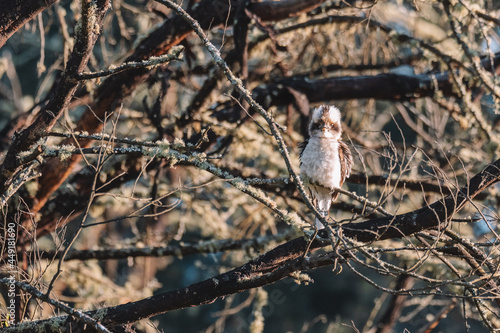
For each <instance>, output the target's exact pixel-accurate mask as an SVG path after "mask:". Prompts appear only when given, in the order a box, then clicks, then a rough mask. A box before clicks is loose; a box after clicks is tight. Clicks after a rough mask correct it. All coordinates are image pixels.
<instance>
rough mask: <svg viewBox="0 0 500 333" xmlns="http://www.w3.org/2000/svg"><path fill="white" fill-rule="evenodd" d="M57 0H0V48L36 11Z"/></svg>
mask: <svg viewBox="0 0 500 333" xmlns="http://www.w3.org/2000/svg"><path fill="white" fill-rule="evenodd" d="M56 1H57V0H0V8H2V10H1V11H0V48H2V46H4V45H5V43H6V42H7V40H8V39H9V38H10V37H11V36H12V35H13V34H14V33H15V32H16V31H17V30H19V28H21V27H22V26H23V25H25V24H26V23H27V22H29V21H30V20H32V19H33V18H34V17H35V16H36V15H37V14H38V13H40V12H42V11H44V10H45V9H47V8H48V7H50V6H51V5H52V4H53V3H55V2H56Z"/></svg>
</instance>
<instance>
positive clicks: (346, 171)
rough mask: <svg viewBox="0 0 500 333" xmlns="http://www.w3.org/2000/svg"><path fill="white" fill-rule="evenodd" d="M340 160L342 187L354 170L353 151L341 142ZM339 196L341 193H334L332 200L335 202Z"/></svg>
mask: <svg viewBox="0 0 500 333" xmlns="http://www.w3.org/2000/svg"><path fill="white" fill-rule="evenodd" d="M339 158H340V184H339V186H342V184H344V181H345V179H346V178H348V177H349V175H350V174H351V168H352V154H351V150H350V149H349V147H347V145H346V144H345V143H344V142H342V141H339ZM338 196H339V192H336V191H335V192H334V193H333V196H332V200H333V201H335V200H336V199H337V197H338Z"/></svg>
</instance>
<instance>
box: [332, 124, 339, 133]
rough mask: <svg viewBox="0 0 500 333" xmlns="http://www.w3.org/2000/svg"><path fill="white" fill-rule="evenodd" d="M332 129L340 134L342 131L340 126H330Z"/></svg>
mask: <svg viewBox="0 0 500 333" xmlns="http://www.w3.org/2000/svg"><path fill="white" fill-rule="evenodd" d="M330 129H332V130H334V131H335V132H338V131H339V130H340V128H339V124H333V125H330Z"/></svg>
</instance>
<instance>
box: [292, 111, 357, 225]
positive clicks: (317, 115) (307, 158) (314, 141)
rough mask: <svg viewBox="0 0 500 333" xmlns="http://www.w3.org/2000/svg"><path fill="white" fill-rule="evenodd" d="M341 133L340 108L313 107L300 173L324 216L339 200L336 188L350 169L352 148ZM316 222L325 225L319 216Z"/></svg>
mask: <svg viewBox="0 0 500 333" xmlns="http://www.w3.org/2000/svg"><path fill="white" fill-rule="evenodd" d="M341 136H342V125H341V123H340V111H339V110H338V109H337V108H336V107H334V106H332V105H321V106H320V107H318V108H316V109H314V110H313V112H312V116H311V120H310V123H309V138H308V139H306V141H304V142H303V143H302V145H301V152H300V173H301V175H302V177H303V178H304V179H307V180H308V183H307V189H308V191H309V196H310V197H311V199H312V202H313V203H314V205H315V206H316V208H317V209H318V211H319V212H320V213H321V215H323V216H324V217H326V216H328V212H329V210H330V206H331V204H332V201H334V200H335V199H337V196H338V192H336V191H335V188H340V187H341V186H342V184H343V183H344V181H345V179H346V178H347V177H349V174H350V172H351V166H352V155H351V151H350V150H349V147H347V145H346V144H345V143H344V142H342V141H341ZM317 185H321V186H317ZM315 224H316V227H317V228H318V229H322V228H324V226H323V224H322V223H321V222H320V221H319V220H318V219H316V223H315Z"/></svg>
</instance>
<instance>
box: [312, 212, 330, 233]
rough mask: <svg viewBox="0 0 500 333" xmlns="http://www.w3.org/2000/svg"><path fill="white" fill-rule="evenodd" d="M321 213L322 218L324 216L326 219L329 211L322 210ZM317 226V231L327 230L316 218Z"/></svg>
mask: <svg viewBox="0 0 500 333" xmlns="http://www.w3.org/2000/svg"><path fill="white" fill-rule="evenodd" d="M319 213H320V214H321V216H323V217H325V218H326V217H327V216H328V211H327V210H320V211H319ZM315 225H316V229H318V230H321V229H324V228H325V226H324V225H323V223H321V221H320V220H319V219H318V218H316V220H315Z"/></svg>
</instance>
